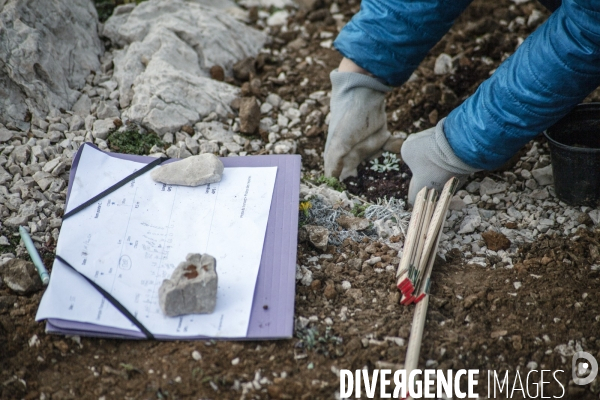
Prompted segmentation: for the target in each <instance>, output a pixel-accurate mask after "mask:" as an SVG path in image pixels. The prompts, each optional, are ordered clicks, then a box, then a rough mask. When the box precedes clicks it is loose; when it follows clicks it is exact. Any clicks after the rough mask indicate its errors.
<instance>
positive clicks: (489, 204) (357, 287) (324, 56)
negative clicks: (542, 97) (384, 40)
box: [0, 0, 600, 399]
mask: <svg viewBox="0 0 600 400" xmlns="http://www.w3.org/2000/svg"><path fill="white" fill-rule="evenodd" d="M301 3H303V4H302V6H300V7H296V6H292V5H286V4H285V3H281V4H279V3H278V4H275V3H273V2H272V3H270V4H268V5H266V6H265V5H260V4H259V3H258V2H256V3H250V2H246V3H243V4H246V5H247V6H243V7H241V8H237V9H231V8H229V9H228V11H227V13H228V15H230V16H232V18H237V19H238V20H242V21H243V22H244V23H245V24H247V25H248V26H251V27H253V28H255V29H256V30H257V31H261V32H262V33H261V34H257V38H258V39H257V40H259V41H260V40H263V38H264V45H263V46H262V47H260V49H258V48H257V49H256V50H257V52H255V55H251V56H250V54H251V53H252V51H253V50H252V46H251V44H248V48H247V49H246V50H244V51H242V53H240V54H239V55H238V58H240V59H241V60H242V61H241V62H236V63H234V62H232V61H231V60H217V59H211V60H212V61H211V62H210V64H207V65H203V66H202V68H200V69H199V70H198V71H197V73H198V75H199V76H200V77H201V78H202V79H201V80H200V81H201V82H204V83H206V82H210V83H208V85H213V84H214V85H216V86H215V87H221V86H220V85H225V84H228V89H226V90H225V92H226V94H227V96H223V97H221V98H219V99H218V100H219V101H222V102H224V106H223V107H222V108H215V109H214V110H212V109H211V110H205V111H206V112H205V114H206V115H203V116H202V118H201V120H200V121H193V123H192V122H187V121H188V120H185V118H188V119H189V121H192V120H193V118H192V117H193V115H192V116H190V115H191V114H189V115H188V114H187V111H186V112H183V111H181V115H183V116H184V117H182V118H179V119H175V118H174V119H172V120H169V121H170V122H169V124H170V125H164V124H163V125H158V122H160V121H161V119H160V118H157V119H153V118H152V116H151V115H150V114H146V113H141V114H140V113H139V109H136V110H133V107H131V104H132V102H133V103H134V104H146V103H145V102H150V103H152V101H151V100H149V99H150V98H151V97H152V94H149V95H148V96H149V97H143V96H142V94H140V93H137V94H136V93H133V94H132V93H130V92H129V91H127V90H129V89H127V88H124V85H125V83H126V82H128V80H127V79H129V78H128V76H129V75H127V74H126V73H125V72H127V71H129V70H123V69H121V70H120V69H119V68H121V67H120V66H119V65H121V64H119V59H120V57H121V58H122V57H126V56H127V52H126V51H125V50H124V47H123V46H125V45H126V43H124V42H119V40H121V39H122V40H125V39H127V40H130V39H131V37H130V36H127V35H126V32H125V33H124V32H123V31H118V30H113V31H111V32H112V33H111V34H110V35H112V36H110V35H109V36H110V38H111V39H112V41H111V39H109V37H107V36H105V37H102V41H103V45H104V47H105V49H106V51H105V52H104V54H103V55H102V57H101V58H100V64H101V67H100V68H99V69H98V71H97V72H96V73H92V74H90V75H88V76H87V78H86V79H85V82H86V83H85V84H83V85H82V86H81V88H80V89H79V91H80V92H81V93H82V95H81V96H80V97H79V98H78V101H77V102H75V103H74V105H73V107H72V108H71V110H68V109H67V108H61V107H57V108H52V109H50V110H49V111H48V113H47V114H46V115H45V116H43V117H40V116H35V115H34V116H30V117H29V118H30V120H28V121H26V117H27V116H24V117H23V121H17V122H15V123H12V125H10V126H8V125H7V126H3V125H0V215H1V218H0V219H1V221H2V222H1V224H0V276H2V278H3V279H2V280H0V282H3V283H0V398H2V399H20V398H25V399H38V398H39V399H75V398H77V399H79V398H83V399H88V398H89V399H113V398H126V399H188V398H202V399H230V398H231V399H269V398H272V399H333V398H336V393H337V391H339V378H338V375H339V369H352V370H354V369H362V368H367V369H374V368H391V369H395V368H401V366H402V365H403V362H404V356H405V352H406V343H407V340H408V336H409V334H410V324H411V321H412V311H413V308H410V307H402V306H399V305H398V300H399V294H398V291H397V289H396V288H395V279H394V273H395V266H396V265H397V263H398V261H399V258H398V257H400V256H401V253H399V251H400V252H401V248H402V235H401V233H400V234H399V232H389V231H387V230H386V229H384V227H383V225H384V221H379V223H378V224H375V223H376V222H377V221H375V220H371V221H370V222H371V223H373V226H375V227H372V228H369V229H367V230H366V231H364V234H360V235H358V236H356V235H354V234H353V233H351V234H349V235H350V236H351V237H353V238H354V239H356V240H352V239H350V238H344V239H343V240H340V241H339V243H338V242H336V241H335V237H338V236H339V234H338V236H335V235H331V236H330V239H329V241H328V242H327V241H326V242H325V243H322V242H321V243H318V242H316V241H315V240H313V241H312V242H311V237H310V235H308V234H306V229H305V228H304V227H303V228H301V235H300V236H301V238H302V240H301V242H300V243H299V244H298V260H297V264H298V272H297V281H298V283H297V287H296V314H295V319H296V330H295V335H294V338H293V339H290V340H281V341H272V342H218V341H206V342H149V341H117V340H103V339H93V338H80V337H77V336H74V337H62V336H51V335H47V334H45V333H44V324H43V323H37V322H35V321H34V316H35V313H36V310H37V306H38V304H39V301H40V298H41V296H42V294H43V290H41V289H40V288H39V286H38V284H37V282H36V281H35V280H33V279H30V277H29V276H26V275H27V274H25V273H23V272H19V271H26V269H19V268H13V264H15V263H17V261H14V260H15V259H23V260H28V256H27V253H26V251H25V248H24V247H23V245H22V243H20V241H19V236H18V233H17V228H18V226H19V225H24V226H27V227H28V228H29V231H30V233H31V236H32V238H33V240H34V242H35V243H36V245H37V246H39V249H40V252H41V254H42V257H43V259H44V262H45V264H46V265H47V266H51V265H52V261H53V251H54V245H55V243H56V240H57V238H58V234H59V232H60V227H61V216H62V213H63V209H64V202H65V194H66V185H67V182H68V172H69V169H70V163H71V160H72V158H73V155H74V154H75V152H76V150H77V149H78V147H79V146H80V145H81V144H82V143H84V142H93V143H95V144H96V145H97V146H99V147H100V148H101V149H106V150H111V151H121V152H136V153H139V154H167V155H169V156H171V157H187V156H189V155H192V154H199V153H215V154H217V155H220V156H245V155H252V154H286V153H297V154H300V155H302V160H303V173H304V180H305V183H306V184H307V185H309V186H310V184H314V185H321V187H323V186H325V184H323V183H319V182H320V181H319V176H320V174H321V171H322V156H321V154H322V151H323V147H324V143H325V133H326V131H327V122H328V118H327V117H328V114H329V95H330V93H329V92H330V89H331V87H330V83H329V78H328V74H329V72H330V71H331V70H332V69H333V68H335V67H336V66H337V64H338V63H339V61H340V59H341V56H340V55H339V54H338V53H336V52H335V50H333V49H332V48H331V44H332V40H333V39H334V38H335V36H336V34H337V32H338V31H339V29H341V27H342V26H343V25H344V24H345V23H346V22H347V21H348V20H349V19H350V18H351V17H352V15H354V13H356V12H357V11H358V9H359V3H358V2H356V1H353V0H343V1H338V2H333V1H332V0H317V1H310V0H303V1H302V2H301ZM265 4H266V3H265ZM126 7H132V6H126ZM0 8H1V7H0ZM126 10H128V11H127V13H129V12H131V9H129V8H127V9H126ZM232 10H233V11H232ZM225 12H226V11H222V13H225ZM127 13H125V12H123V13H122V14H121V15H126V14H127ZM547 15H548V14H547V12H546V11H544V10H543V8H542V7H541V6H540V5H539V4H538V3H535V2H527V1H525V2H523V1H518V2H512V1H508V0H506V1H501V2H497V3H494V4H493V5H492V4H491V3H489V2H484V1H475V2H474V3H473V4H472V5H471V6H470V7H469V8H468V9H467V11H466V12H465V13H464V15H463V16H461V17H460V18H459V20H458V21H457V23H456V24H455V26H454V27H453V29H452V30H451V31H450V32H449V33H448V35H446V36H445V37H444V38H443V39H442V41H441V42H440V43H439V44H438V45H437V46H436V47H435V48H434V49H433V50H432V51H431V53H430V54H429V55H428V57H427V58H426V59H425V61H424V62H423V63H422V65H421V66H420V67H419V69H418V70H417V71H415V74H414V75H413V77H412V78H411V79H410V81H409V82H408V83H406V84H405V85H403V86H402V87H401V88H398V89H395V90H394V91H392V92H391V93H390V94H389V95H388V98H387V106H388V107H387V111H388V121H389V122H388V125H389V128H390V130H391V131H392V132H394V134H395V135H398V136H404V135H406V134H410V133H412V132H417V131H420V130H422V129H425V128H428V127H430V126H433V125H435V123H437V121H438V120H439V119H440V118H443V117H444V116H445V115H446V114H447V113H448V112H449V111H450V110H452V109H453V108H454V107H456V106H457V105H458V104H460V102H461V101H463V100H464V99H465V98H466V97H467V96H468V95H470V94H471V93H473V91H474V90H475V89H476V87H477V85H478V84H479V83H480V82H481V81H482V80H484V79H485V78H487V77H488V76H489V75H490V73H492V72H493V70H494V69H495V68H496V67H497V66H498V65H499V63H500V62H501V61H503V60H504V59H506V58H507V57H508V56H510V54H512V52H514V50H515V48H516V47H517V46H518V45H519V44H520V43H521V42H522V40H523V39H524V38H526V37H527V35H528V34H529V33H531V32H532V31H533V30H534V29H535V27H537V26H538V25H539V24H540V23H542V22H543V20H544V19H545V18H546V17H547ZM223 18H224V17H223ZM240 24H241V23H240ZM107 26H108V27H110V26H111V23H110V22H106V23H105V25H104V28H106V27H107ZM236 26H237V25H236ZM100 28H102V26H101V27H100ZM156 35H159V34H156ZM261 35H263V36H261ZM119 38H121V39H119ZM123 38H125V39H123ZM152 38H153V37H152V35H148V37H145V38H142V39H141V42H140V43H142V44H144V45H145V46H146V47H143V46H142V47H141V48H142V50H143V51H142V53H143V54H146V53H144V52H148V51H151V50H152V49H154V48H153V47H152V43H153V42H152V40H153V39H152ZM151 39H152V40H151ZM169 40H172V41H173V43H175V42H177V41H178V40H179V41H182V42H185V44H186V46H187V47H186V48H191V49H192V50H189V51H196V50H195V49H197V46H196V45H200V44H198V43H193V41H191V39H189V38H185V37H181V36H177V37H170V38H169ZM202 45H203V44H202ZM194 46H196V47H194ZM131 48H132V46H130V47H129V49H130V50H131ZM152 51H154V50H152ZM186 51H187V50H186ZM148 54H149V53H148ZM154 54H155V53H152V55H154ZM186 54H187V53H186ZM161 56H164V55H161ZM157 57H158V55H157ZM167 59H168V54H167ZM215 60H216V61H215ZM448 60H449V61H448ZM150 61H151V60H150V59H147V60H146V61H144V60H142V62H143V63H145V66H146V67H147V69H145V70H144V71H145V72H144V73H147V74H151V73H157V74H158V73H160V71H161V70H160V67H161V66H160V65H158V64H155V65H152V64H151V63H150ZM127 65H130V64H127ZM124 71H125V72H124ZM129 72H131V71H129ZM129 72H128V73H129ZM187 73H188V72H185V71H183V72H181V74H180V75H181V76H179V78H178V79H187V80H188V81H193V82H196V81H195V80H194V79H199V78H197V77H189V76H188V75H186V74H187ZM140 79H141V78H140ZM200 81H199V82H200ZM125 89H127V90H125ZM148 93H152V90H151V89H148ZM190 93H191V92H190ZM188 94H189V93H188ZM136 96H138V97H136ZM229 97H231V99H233V101H229V100H231V99H230V98H229ZM124 98H126V99H125V100H124ZM599 98H600V93H599V92H598V91H596V92H594V93H593V94H592V95H591V96H590V97H589V98H588V100H598V99H599ZM226 100H227V101H226ZM152 104H155V103H152ZM199 104H200V105H201V104H204V103H202V101H198V102H196V103H193V102H190V103H186V106H185V107H184V108H185V109H186V110H188V111H189V110H195V111H194V112H196V113H197V115H201V114H202V113H201V111H202V110H200V108H199V107H200V106H199ZM202 112H204V111H202ZM136 113H137V114H136ZM136 115H142V116H141V117H139V118H138V117H136ZM136 118H138V119H136ZM157 121H158V122H157ZM19 122H20V123H19ZM380 161H381V163H383V162H384V159H383V158H382V159H381V160H380ZM549 164H550V158H549V151H548V148H547V145H546V143H545V142H544V141H543V140H542V139H538V140H536V141H534V142H532V143H530V144H529V145H528V146H526V148H524V149H523V150H522V151H521V152H520V153H519V154H518V155H517V156H516V157H515V158H514V159H513V160H512V162H511V163H510V164H509V165H506V166H505V167H504V168H502V169H501V170H499V171H494V172H491V173H485V174H484V173H479V174H476V175H475V176H473V177H471V179H470V180H469V182H468V184H467V185H466V186H465V188H463V190H461V191H459V192H458V193H457V194H456V196H455V197H454V199H453V201H452V204H451V212H450V214H449V218H448V222H447V223H446V227H445V230H444V236H443V237H442V243H441V245H440V252H439V255H440V257H439V259H438V260H437V263H436V268H435V269H434V275H433V286H432V289H431V293H432V295H431V302H430V308H429V312H428V320H427V325H426V334H425V337H424V341H423V347H422V352H421V360H420V365H421V366H427V367H430V368H441V369H444V370H445V369H448V368H455V369H458V368H478V369H481V370H490V369H495V370H501V371H504V370H509V371H511V372H514V371H516V370H520V371H528V370H530V369H551V370H555V369H563V370H564V371H565V373H564V375H562V378H563V379H562V382H563V384H564V385H565V386H566V391H567V394H566V396H565V397H564V398H569V399H595V398H598V397H599V393H600V384H599V383H598V382H600V380H598V379H597V380H596V382H595V383H594V384H592V385H588V386H586V387H579V386H576V385H573V384H572V383H569V380H570V376H571V356H572V354H573V353H574V352H575V351H578V350H585V351H587V352H589V353H591V354H593V355H594V356H596V358H598V359H600V336H598V335H599V334H598V332H600V325H599V324H600V304H599V303H598V298H600V296H599V295H600V293H599V292H600V254H599V246H600V226H599V225H598V224H599V223H600V210H598V209H590V208H589V207H570V206H568V205H566V204H564V203H562V202H560V201H558V199H556V198H555V195H554V190H553V186H552V184H551V183H552V180H551V171H550V169H549V167H548V166H549ZM371 167H372V164H365V165H363V166H362V167H361V171H362V172H363V174H361V177H360V178H355V179H351V180H348V181H346V182H345V185H346V188H347V192H348V193H349V195H346V194H335V195H328V197H327V196H325V195H320V196H317V198H319V199H325V197H327V198H328V200H327V199H325V203H327V201H329V202H330V203H331V202H332V199H333V203H335V202H337V201H340V202H341V204H342V206H341V207H342V208H344V207H345V209H346V210H347V212H348V213H350V209H352V208H353V207H354V214H356V215H359V216H361V217H362V216H363V215H362V214H361V212H364V209H365V208H366V206H368V205H369V204H368V203H375V202H376V200H377V199H380V198H382V197H384V196H386V197H387V198H388V199H389V198H390V196H394V197H396V198H403V197H404V196H405V195H406V184H407V183H408V181H409V179H410V171H408V170H407V169H406V167H405V166H404V165H403V164H402V163H401V162H400V163H398V171H396V170H394V169H392V170H386V171H384V172H377V171H374V170H373V169H371ZM303 192H304V193H305V191H303ZM336 193H337V192H336ZM353 196H360V197H361V198H362V201H361V200H355V197H353ZM336 199H337V200H336ZM301 200H303V201H304V200H307V201H308V202H310V201H315V200H314V197H313V198H302V199H301ZM353 201H354V202H355V203H356V205H355V204H353ZM365 202H367V203H365ZM312 223H314V221H313V222H312ZM344 229H347V228H344ZM331 233H336V232H331ZM354 233H356V232H354ZM313 242H314V243H313ZM334 243H335V244H334ZM11 260H13V261H11ZM9 267H10V268H9ZM34 277H35V276H34ZM15 281H16V282H19V283H20V285H21V286H22V288H18V287H17V286H19V285H17V286H15V284H14V282H15ZM483 388H485V386H483V387H482V388H481V390H480V393H481V394H483V392H484V391H485V390H484V389H483ZM549 393H550V395H557V396H558V395H560V393H561V391H560V387H551V388H550V391H549Z"/></svg>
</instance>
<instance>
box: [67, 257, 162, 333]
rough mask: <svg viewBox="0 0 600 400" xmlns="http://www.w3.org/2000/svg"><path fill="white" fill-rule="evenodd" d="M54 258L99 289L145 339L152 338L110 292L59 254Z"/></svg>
mask: <svg viewBox="0 0 600 400" xmlns="http://www.w3.org/2000/svg"><path fill="white" fill-rule="evenodd" d="M56 258H57V259H58V260H59V261H60V262H61V263H63V264H65V265H66V266H67V267H69V268H71V269H72V270H73V271H75V272H77V273H78V274H79V276H82V277H83V278H84V279H85V280H86V281H88V282H89V283H90V284H91V285H92V286H93V287H94V288H96V290H97V291H99V292H100V293H101V294H102V295H103V296H104V298H106V300H108V301H109V302H110V304H112V305H113V306H115V307H116V308H117V310H119V311H121V314H123V315H124V316H125V317H126V318H127V319H128V320H130V321H131V323H133V324H134V325H135V326H137V327H138V328H140V330H141V331H142V332H143V333H144V335H146V338H147V339H154V335H153V334H152V333H151V332H150V331H149V330H148V329H146V327H145V326H144V325H142V323H141V322H140V321H138V320H137V318H136V317H134V316H133V314H131V313H130V312H129V311H128V310H127V309H126V308H125V307H123V304H121V303H120V302H119V300H117V299H115V298H114V297H113V296H112V295H111V294H110V293H108V292H107V291H106V290H104V289H102V288H101V287H100V286H98V285H97V284H96V282H94V281H92V280H91V279H90V278H88V277H87V276H85V275H84V274H82V273H81V272H79V271H78V270H76V269H75V267H73V266H72V265H71V264H69V263H68V262H66V261H65V260H64V259H63V258H62V257H61V256H59V255H56Z"/></svg>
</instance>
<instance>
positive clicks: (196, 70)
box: [103, 0, 266, 133]
mask: <svg viewBox="0 0 600 400" xmlns="http://www.w3.org/2000/svg"><path fill="white" fill-rule="evenodd" d="M103 33H104V35H105V36H106V37H108V38H109V39H110V40H111V41H112V42H113V43H114V44H115V45H117V46H121V47H122V50H116V51H114V78H115V79H116V81H117V82H118V84H119V92H120V97H119V101H120V105H121V108H123V109H126V108H127V107H129V108H128V109H127V110H125V111H124V113H123V116H124V117H126V118H129V119H131V120H133V121H135V122H137V123H140V124H142V125H144V126H145V127H147V128H148V129H151V130H153V131H155V132H158V133H166V132H171V131H175V130H178V129H180V128H181V127H182V126H183V125H193V124H194V123H195V122H197V121H199V120H200V119H202V118H203V117H205V116H207V115H208V114H210V113H211V112H213V111H214V112H216V113H217V114H219V115H226V114H227V113H229V112H231V109H230V107H229V104H230V103H231V101H232V100H233V99H234V98H235V97H236V96H237V94H238V89H237V88H236V87H234V86H231V85H228V84H226V83H223V82H219V81H215V80H212V79H211V78H210V68H211V67H212V66H215V65H218V66H220V67H222V68H223V69H224V70H225V73H226V74H227V75H231V72H232V66H233V64H234V63H235V62H237V61H239V60H241V59H244V58H246V57H249V56H255V55H256V54H257V53H258V51H259V50H260V48H261V47H262V46H263V44H264V42H265V40H266V35H265V34H263V33H262V32H259V31H257V30H255V29H252V28H250V27H248V26H246V25H244V24H243V23H241V22H238V21H237V20H235V19H234V18H233V17H231V16H230V15H229V14H228V13H226V12H224V11H223V10H222V9H217V8H214V7H207V6H205V5H203V4H200V3H198V2H188V1H183V0H151V1H145V2H143V3H141V4H139V5H138V6H133V5H125V6H121V7H118V8H117V9H116V10H115V12H114V14H113V16H112V17H111V18H109V20H108V21H107V22H106V24H105V25H104V32H103Z"/></svg>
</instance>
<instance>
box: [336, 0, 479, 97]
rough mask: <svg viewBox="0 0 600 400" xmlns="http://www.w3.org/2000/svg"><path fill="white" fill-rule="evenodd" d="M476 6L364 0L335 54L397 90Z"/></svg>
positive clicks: (459, 1) (459, 0)
mask: <svg viewBox="0 0 600 400" xmlns="http://www.w3.org/2000/svg"><path fill="white" fill-rule="evenodd" d="M469 3H471V0H415V1H411V0H363V1H362V2H361V5H360V11H359V12H358V13H357V14H356V15H355V16H354V17H353V18H352V19H351V20H350V22H348V24H347V25H346V26H345V27H344V29H342V31H341V32H340V34H339V35H338V37H337V39H336V40H335V42H334V46H335V48H336V49H337V50H338V51H339V52H340V53H342V55H343V56H344V57H346V58H349V59H351V60H352V61H354V62H355V63H356V64H357V65H359V66H360V67H362V68H364V69H366V70H367V71H369V72H370V73H372V74H373V75H375V76H376V77H378V78H379V79H381V80H383V81H385V82H386V83H387V84H389V85H392V86H399V85H401V84H403V83H404V82H406V80H407V79H408V78H409V77H410V75H411V73H412V72H413V71H414V70H415V69H416V68H417V67H418V66H419V64H420V63H421V61H422V60H423V59H424V58H425V56H426V55H427V52H428V51H429V50H430V49H431V48H432V47H433V46H434V45H435V44H436V43H437V42H438V41H439V40H440V39H441V38H442V36H443V35H444V34H445V33H446V32H448V30H449V29H450V27H451V26H452V23H453V22H454V20H455V19H456V18H457V17H458V16H459V15H460V13H461V12H462V11H463V10H464V9H465V8H466V7H467V6H468V5H469Z"/></svg>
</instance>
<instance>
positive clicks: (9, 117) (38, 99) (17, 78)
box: [0, 0, 103, 130]
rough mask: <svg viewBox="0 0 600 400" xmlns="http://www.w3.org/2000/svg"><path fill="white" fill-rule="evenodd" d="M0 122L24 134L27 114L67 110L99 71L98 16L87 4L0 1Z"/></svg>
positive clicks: (70, 0) (62, 0)
mask: <svg viewBox="0 0 600 400" xmlns="http://www.w3.org/2000/svg"><path fill="white" fill-rule="evenodd" d="M0 32H2V34H1V35H0V60H2V61H3V62H0V122H1V123H3V124H4V125H6V127H7V128H9V129H17V128H18V129H20V130H28V129H29V126H30V124H29V123H26V122H24V121H25V115H26V113H27V112H28V111H30V112H32V113H33V114H34V117H42V118H43V117H45V116H46V115H47V114H48V113H49V111H51V110H53V109H58V108H64V109H70V108H71V106H73V104H74V103H75V101H76V100H77V98H78V97H79V93H78V92H77V90H78V89H81V88H82V87H83V86H84V85H85V79H86V77H87V76H88V75H89V73H90V71H96V70H98V69H99V68H100V61H99V58H98V57H99V56H100V55H101V54H102V53H103V46H102V43H101V42H100V39H99V37H98V15H97V13H96V9H95V7H94V4H93V2H91V1H89V0H52V1H48V0H2V1H0Z"/></svg>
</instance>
